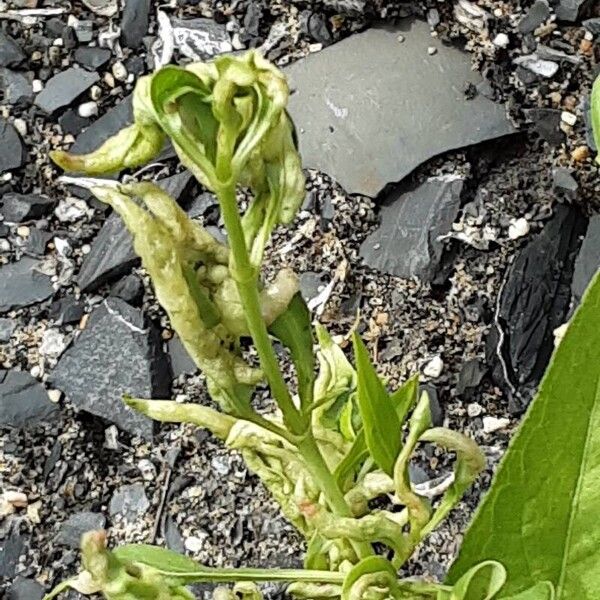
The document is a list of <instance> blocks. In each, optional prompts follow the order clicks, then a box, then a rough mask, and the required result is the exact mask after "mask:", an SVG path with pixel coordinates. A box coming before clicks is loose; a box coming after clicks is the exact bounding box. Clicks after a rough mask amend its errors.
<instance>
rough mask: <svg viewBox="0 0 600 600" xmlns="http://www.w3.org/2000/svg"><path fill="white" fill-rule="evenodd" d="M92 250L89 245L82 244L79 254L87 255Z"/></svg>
mask: <svg viewBox="0 0 600 600" xmlns="http://www.w3.org/2000/svg"><path fill="white" fill-rule="evenodd" d="M91 250H92V247H91V246H90V245H89V244H84V245H83V246H81V254H89V253H90V252H91Z"/></svg>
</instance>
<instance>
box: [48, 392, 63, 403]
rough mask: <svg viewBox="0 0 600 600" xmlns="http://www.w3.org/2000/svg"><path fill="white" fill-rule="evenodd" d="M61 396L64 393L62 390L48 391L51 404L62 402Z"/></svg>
mask: <svg viewBox="0 0 600 600" xmlns="http://www.w3.org/2000/svg"><path fill="white" fill-rule="evenodd" d="M61 396H62V392H61V391H60V390H48V398H50V402H54V404H57V403H58V402H60V398H61Z"/></svg>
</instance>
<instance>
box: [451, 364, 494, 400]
mask: <svg viewBox="0 0 600 600" xmlns="http://www.w3.org/2000/svg"><path fill="white" fill-rule="evenodd" d="M486 371H487V369H486V367H485V365H482V364H481V362H480V361H479V360H477V359H472V360H468V361H466V362H465V363H464V364H463V366H462V368H461V370H460V373H459V374H458V383H457V384H456V393H457V394H461V395H464V394H465V392H467V391H468V390H472V389H475V388H477V387H478V386H479V384H480V383H481V381H482V380H483V378H484V376H485V373H486Z"/></svg>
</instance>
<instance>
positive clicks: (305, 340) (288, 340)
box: [269, 293, 315, 408]
mask: <svg viewBox="0 0 600 600" xmlns="http://www.w3.org/2000/svg"><path fill="white" fill-rule="evenodd" d="M269 331H270V333H271V334H273V335H274V336H275V337H276V338H277V339H278V340H279V341H280V342H281V343H282V344H283V345H284V346H285V347H286V348H288V350H289V351H290V354H291V356H292V360H293V362H294V366H295V368H296V374H297V376H298V395H299V396H300V402H301V405H302V407H303V408H308V407H310V406H311V405H312V401H313V389H314V383H315V355H314V353H313V345H314V338H313V333H312V326H311V321H310V313H309V311H308V308H307V306H306V303H305V302H304V300H303V299H302V296H301V295H300V294H299V293H298V294H296V295H295V296H294V297H293V298H292V301H291V302H290V304H289V306H288V308H287V310H286V311H285V312H284V313H283V314H282V315H280V316H279V317H277V318H276V319H275V321H273V323H271V325H270V327H269Z"/></svg>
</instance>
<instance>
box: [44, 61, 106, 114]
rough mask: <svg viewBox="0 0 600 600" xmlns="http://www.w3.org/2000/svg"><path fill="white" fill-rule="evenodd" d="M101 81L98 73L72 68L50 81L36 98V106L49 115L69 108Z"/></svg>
mask: <svg viewBox="0 0 600 600" xmlns="http://www.w3.org/2000/svg"><path fill="white" fill-rule="evenodd" d="M98 79H100V76H99V75H98V73H91V72H90V71H87V70H86V69H76V68H75V67H71V68H69V69H67V70H66V71H62V72H61V73H58V74H57V75H55V76H54V77H52V79H50V80H49V81H48V83H47V84H46V87H45V88H44V89H43V90H42V91H41V92H40V93H39V94H38V95H37V96H36V98H35V104H36V105H37V106H38V107H39V108H41V109H42V110H43V111H45V112H47V113H48V114H52V113H53V112H55V111H57V110H58V109H59V108H62V107H63V106H68V105H69V104H71V102H73V100H75V98H77V97H78V96H81V94H83V92H85V91H86V90H87V89H88V88H90V87H91V86H92V85H93V84H94V83H96V81H98Z"/></svg>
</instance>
